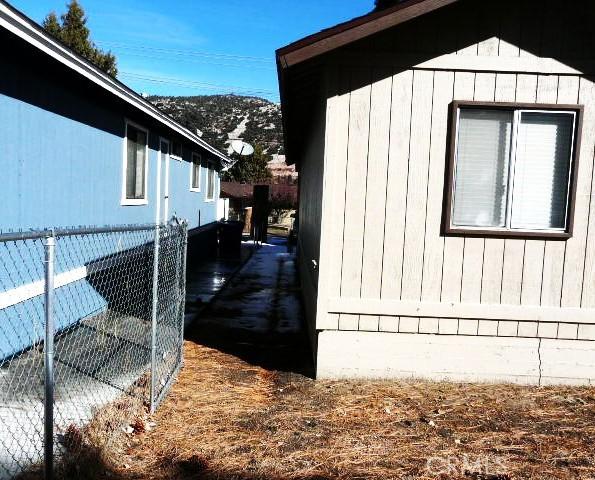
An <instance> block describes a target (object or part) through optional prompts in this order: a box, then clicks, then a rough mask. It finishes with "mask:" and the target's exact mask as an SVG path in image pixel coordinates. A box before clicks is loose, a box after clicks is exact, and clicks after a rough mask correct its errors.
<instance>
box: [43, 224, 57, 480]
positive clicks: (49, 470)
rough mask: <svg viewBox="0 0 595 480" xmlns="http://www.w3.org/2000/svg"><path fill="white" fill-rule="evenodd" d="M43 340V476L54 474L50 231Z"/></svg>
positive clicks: (52, 247) (53, 249) (53, 241)
mask: <svg viewBox="0 0 595 480" xmlns="http://www.w3.org/2000/svg"><path fill="white" fill-rule="evenodd" d="M44 250H45V261H44V267H45V268H44V270H45V289H44V296H45V306H44V311H45V339H44V347H43V349H44V370H45V374H44V386H45V391H44V476H45V479H46V480H51V479H52V478H53V473H54V267H55V262H56V237H55V236H54V232H53V231H52V233H51V235H50V236H49V237H47V238H46V239H45V242H44Z"/></svg>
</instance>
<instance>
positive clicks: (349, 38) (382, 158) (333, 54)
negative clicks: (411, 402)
mask: <svg viewBox="0 0 595 480" xmlns="http://www.w3.org/2000/svg"><path fill="white" fill-rule="evenodd" d="M594 23H595V9H594V8H593V6H592V3H591V2H589V1H587V0H577V1H574V2H571V3H562V2H558V1H554V0H543V1H533V0H482V1H474V0H406V1H403V2H400V3H398V4H397V5H395V6H394V7H391V8H388V9H386V10H382V11H378V12H374V13H371V14H369V15H365V16H363V17H360V18H356V19H355V20H352V21H349V22H347V23H344V24H341V25H338V26H336V27H333V28H330V29H328V30H324V31H322V32H320V33H317V34H315V35H312V36H309V37H307V38H304V39H302V40H299V41H298V42H295V43H293V44H291V45H289V46H287V47H284V48H281V49H280V50H278V51H277V62H278V71H279V79H280V89H281V97H282V108H283V117H284V129H285V135H286V149H287V155H288V162H290V163H295V164H296V165H297V169H298V171H299V176H300V238H299V247H298V248H299V252H300V262H299V264H300V272H301V278H302V283H303V289H304V300H305V306H306V310H307V317H308V322H309V331H310V336H311V339H312V344H313V346H314V351H315V355H316V362H317V375H318V377H320V378H328V377H373V378H391V377H425V378H431V379H449V380H454V381H459V380H463V381H466V380H472V381H476V380H477V381H506V382H508V381H512V382H519V383H530V384H548V383H578V384H587V383H590V382H592V381H594V380H595V348H594V347H595V343H594V342H593V340H595V197H594V196H593V190H592V186H593V178H594V177H593V163H594V162H593V160H594V159H593V152H594V150H595V83H594V81H595V78H594V75H593V74H594V73H595V58H594V56H593V52H595V49H594V48H593V47H594V43H595V35H593V32H592V28H591V27H592V25H593V24H594Z"/></svg>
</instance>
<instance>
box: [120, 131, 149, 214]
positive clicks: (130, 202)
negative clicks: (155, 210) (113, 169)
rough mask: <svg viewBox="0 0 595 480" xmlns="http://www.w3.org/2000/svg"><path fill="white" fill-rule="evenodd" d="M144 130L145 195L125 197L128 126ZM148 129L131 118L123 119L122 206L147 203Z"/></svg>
mask: <svg viewBox="0 0 595 480" xmlns="http://www.w3.org/2000/svg"><path fill="white" fill-rule="evenodd" d="M129 125H130V126H132V127H134V128H136V129H137V130H140V131H142V132H145V134H146V135H147V144H146V145H145V188H144V190H145V196H144V198H127V196H126V173H127V170H128V169H127V166H128V126H129ZM148 187H149V130H148V129H146V128H145V127H143V126H142V125H139V124H138V123H135V122H133V121H131V120H128V119H126V120H125V130H124V140H123V142H122V196H121V198H120V204H121V205H122V206H129V207H131V206H140V205H148V204H149V190H148Z"/></svg>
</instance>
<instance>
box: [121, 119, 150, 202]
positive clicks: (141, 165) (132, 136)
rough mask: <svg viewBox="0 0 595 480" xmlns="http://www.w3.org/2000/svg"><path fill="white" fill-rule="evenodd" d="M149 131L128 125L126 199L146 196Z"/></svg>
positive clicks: (138, 198) (142, 198) (141, 198)
mask: <svg viewBox="0 0 595 480" xmlns="http://www.w3.org/2000/svg"><path fill="white" fill-rule="evenodd" d="M147 137H148V135H147V132H146V131H145V130H142V129H140V128H137V127H135V126H133V125H130V124H128V125H126V181H125V184H126V199H127V200H144V199H145V198H146V195H145V194H146V192H145V189H146V165H147Z"/></svg>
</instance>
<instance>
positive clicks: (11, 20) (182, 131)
mask: <svg viewBox="0 0 595 480" xmlns="http://www.w3.org/2000/svg"><path fill="white" fill-rule="evenodd" d="M0 27H3V28H5V29H6V30H8V31H10V32H12V33H13V34H15V35H17V36H18V37H20V38H22V39H23V40H25V41H26V42H27V43H29V44H30V45H32V46H34V47H35V48H37V49H39V50H41V51H42V52H44V53H45V54H47V55H49V56H50V57H52V58H54V59H55V60H57V61H59V62H60V63H62V64H63V65H65V66H67V67H68V68H70V69H71V70H74V71H75V72H77V73H78V74H80V75H82V76H83V77H85V78H87V79H89V80H90V81H92V82H93V83H95V84H96V85H98V86H100V87H101V88H103V89H104V90H107V91H108V92H109V93H111V94H113V95H115V96H116V97H118V98H120V99H121V100H124V102H126V103H128V104H129V105H132V106H133V107H135V108H136V109H138V110H140V111H141V112H142V113H144V114H145V115H148V116H149V117H151V118H153V119H154V120H157V121H158V122H159V123H161V124H162V125H164V126H166V127H167V128H169V129H170V130H173V131H174V132H176V133H178V134H179V135H181V136H182V137H184V138H186V139H187V140H189V141H191V142H193V143H194V144H196V145H198V146H200V147H202V148H204V149H205V150H207V151H208V152H210V153H212V154H213V155H215V156H216V157H217V158H219V159H220V160H222V161H223V162H224V163H225V164H229V163H230V162H231V160H230V159H229V158H228V157H226V156H225V155H223V154H222V153H221V152H219V151H218V150H217V149H216V148H214V147H212V146H211V145H209V144H208V143H207V142H205V141H204V140H202V139H201V138H200V137H198V136H197V135H194V134H193V133H192V132H190V130H188V129H186V128H184V127H182V126H181V125H179V124H178V123H177V122H175V121H174V120H173V119H171V118H169V117H168V116H167V115H165V114H164V113H163V112H161V111H160V110H159V109H158V108H157V107H155V106H153V105H152V104H151V103H149V102H148V101H147V100H145V99H144V98H142V97H141V96H140V95H138V94H137V93H135V92H133V91H132V90H130V89H129V88H128V87H126V86H125V85H124V84H123V83H121V82H119V81H117V80H115V79H113V78H112V77H110V76H109V75H107V74H106V73H104V72H103V71H101V70H99V69H98V68H97V67H95V66H94V65H92V64H91V63H89V62H87V61H86V60H84V59H82V58H81V57H79V56H78V55H76V54H75V53H73V52H72V51H70V50H69V49H68V48H66V47H64V46H63V45H61V44H60V43H59V42H58V41H56V40H54V39H53V38H51V37H50V36H49V35H47V34H46V33H45V32H43V31H42V30H41V29H40V28H39V27H38V26H37V25H35V24H33V22H31V21H30V20H28V19H26V18H25V17H23V16H21V15H20V14H18V13H17V12H15V11H14V10H13V9H12V8H11V7H9V6H8V5H7V4H6V3H5V2H3V1H2V2H0Z"/></svg>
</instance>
